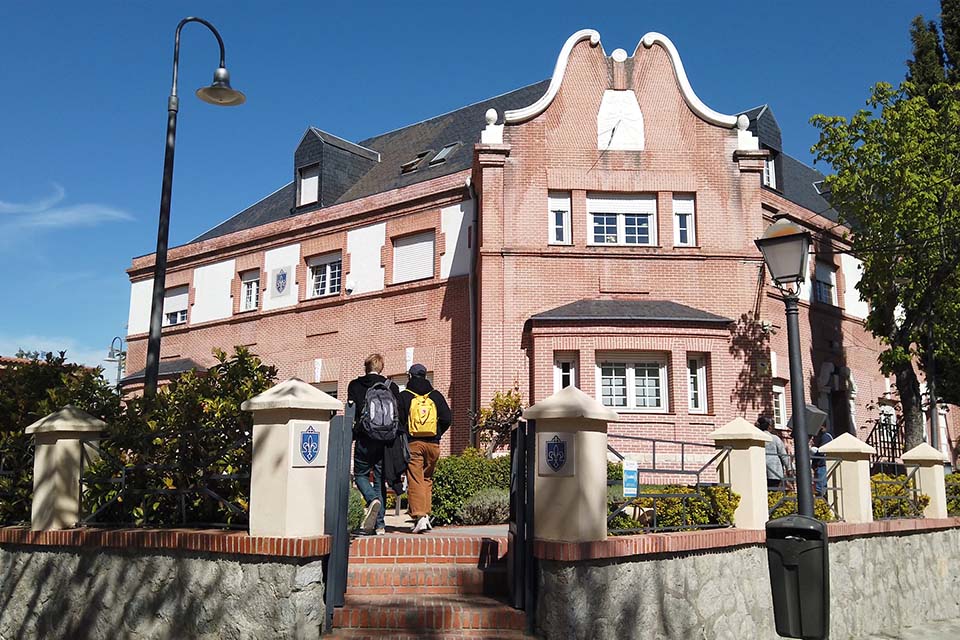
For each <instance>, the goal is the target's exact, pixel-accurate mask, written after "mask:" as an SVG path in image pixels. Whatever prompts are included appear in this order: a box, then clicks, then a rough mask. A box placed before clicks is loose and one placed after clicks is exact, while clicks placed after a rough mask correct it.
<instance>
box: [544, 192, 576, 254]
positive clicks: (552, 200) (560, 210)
mask: <svg viewBox="0 0 960 640" xmlns="http://www.w3.org/2000/svg"><path fill="white" fill-rule="evenodd" d="M547 211H548V213H549V214H550V222H549V229H550V237H549V238H548V239H547V242H548V243H549V244H571V242H572V241H571V239H570V194H569V193H564V192H562V191H551V192H550V193H549V194H548V195H547Z"/></svg>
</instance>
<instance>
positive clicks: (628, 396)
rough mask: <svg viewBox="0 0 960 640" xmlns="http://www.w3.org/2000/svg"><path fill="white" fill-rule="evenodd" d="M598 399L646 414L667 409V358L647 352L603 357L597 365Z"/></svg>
mask: <svg viewBox="0 0 960 640" xmlns="http://www.w3.org/2000/svg"><path fill="white" fill-rule="evenodd" d="M597 388H598V389H599V390H600V400H601V402H603V404H604V405H605V406H607V407H611V408H613V409H623V410H627V411H630V410H633V411H640V412H647V413H665V412H666V410H667V364H666V359H665V358H662V357H660V356H654V355H650V354H646V355H639V356H637V357H636V358H629V359H624V358H621V357H618V358H616V359H613V358H610V359H604V360H602V361H601V362H600V363H599V364H598V365H597Z"/></svg>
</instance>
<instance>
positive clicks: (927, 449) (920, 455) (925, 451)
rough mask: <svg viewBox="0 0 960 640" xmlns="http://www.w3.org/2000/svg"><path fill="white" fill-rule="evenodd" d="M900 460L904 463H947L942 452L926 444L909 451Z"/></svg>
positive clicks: (922, 443) (923, 443)
mask: <svg viewBox="0 0 960 640" xmlns="http://www.w3.org/2000/svg"><path fill="white" fill-rule="evenodd" d="M900 459H901V460H903V461H904V462H936V463H939V464H943V463H944V462H946V461H947V458H946V456H944V455H943V452H942V451H937V450H936V449H934V448H933V447H931V446H930V445H929V444H927V443H926V442H921V443H920V444H918V445H917V446H915V447H914V448H913V449H910V451H907V452H906V453H904V454H903V455H902V456H900Z"/></svg>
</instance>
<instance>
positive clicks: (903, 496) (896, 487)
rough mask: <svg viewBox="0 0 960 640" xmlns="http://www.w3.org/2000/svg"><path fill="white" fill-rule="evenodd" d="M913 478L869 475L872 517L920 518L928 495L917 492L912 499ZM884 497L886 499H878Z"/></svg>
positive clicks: (876, 518)
mask: <svg viewBox="0 0 960 640" xmlns="http://www.w3.org/2000/svg"><path fill="white" fill-rule="evenodd" d="M913 489H914V484H913V480H910V481H909V482H908V481H907V476H905V475H899V476H891V475H887V474H886V473H876V474H874V475H872V476H870V494H871V497H872V498H873V518H874V520H879V519H881V518H922V517H923V510H924V509H925V508H926V507H927V505H928V504H930V496H928V495H926V494H923V493H919V494H916V495H917V499H916V501H914V499H913V495H914V492H913ZM880 497H885V498H888V499H884V500H878V499H877V498H880Z"/></svg>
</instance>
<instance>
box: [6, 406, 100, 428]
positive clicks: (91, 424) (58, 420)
mask: <svg viewBox="0 0 960 640" xmlns="http://www.w3.org/2000/svg"><path fill="white" fill-rule="evenodd" d="M106 430H107V423H106V422H104V421H103V420H100V419H99V418H94V417H93V416H92V415H90V414H89V413H87V412H86V411H81V410H80V409H77V408H76V407H75V406H73V405H72V404H68V405H65V406H64V407H63V408H62V409H60V410H59V411H54V412H53V413H51V414H50V415H48V416H45V417H43V418H40V419H39V420H37V421H36V422H34V423H33V424H31V425H30V426H29V427H27V428H26V429H24V433H27V434H29V435H33V434H37V433H53V432H58V431H78V432H86V433H94V432H100V431H106Z"/></svg>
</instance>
